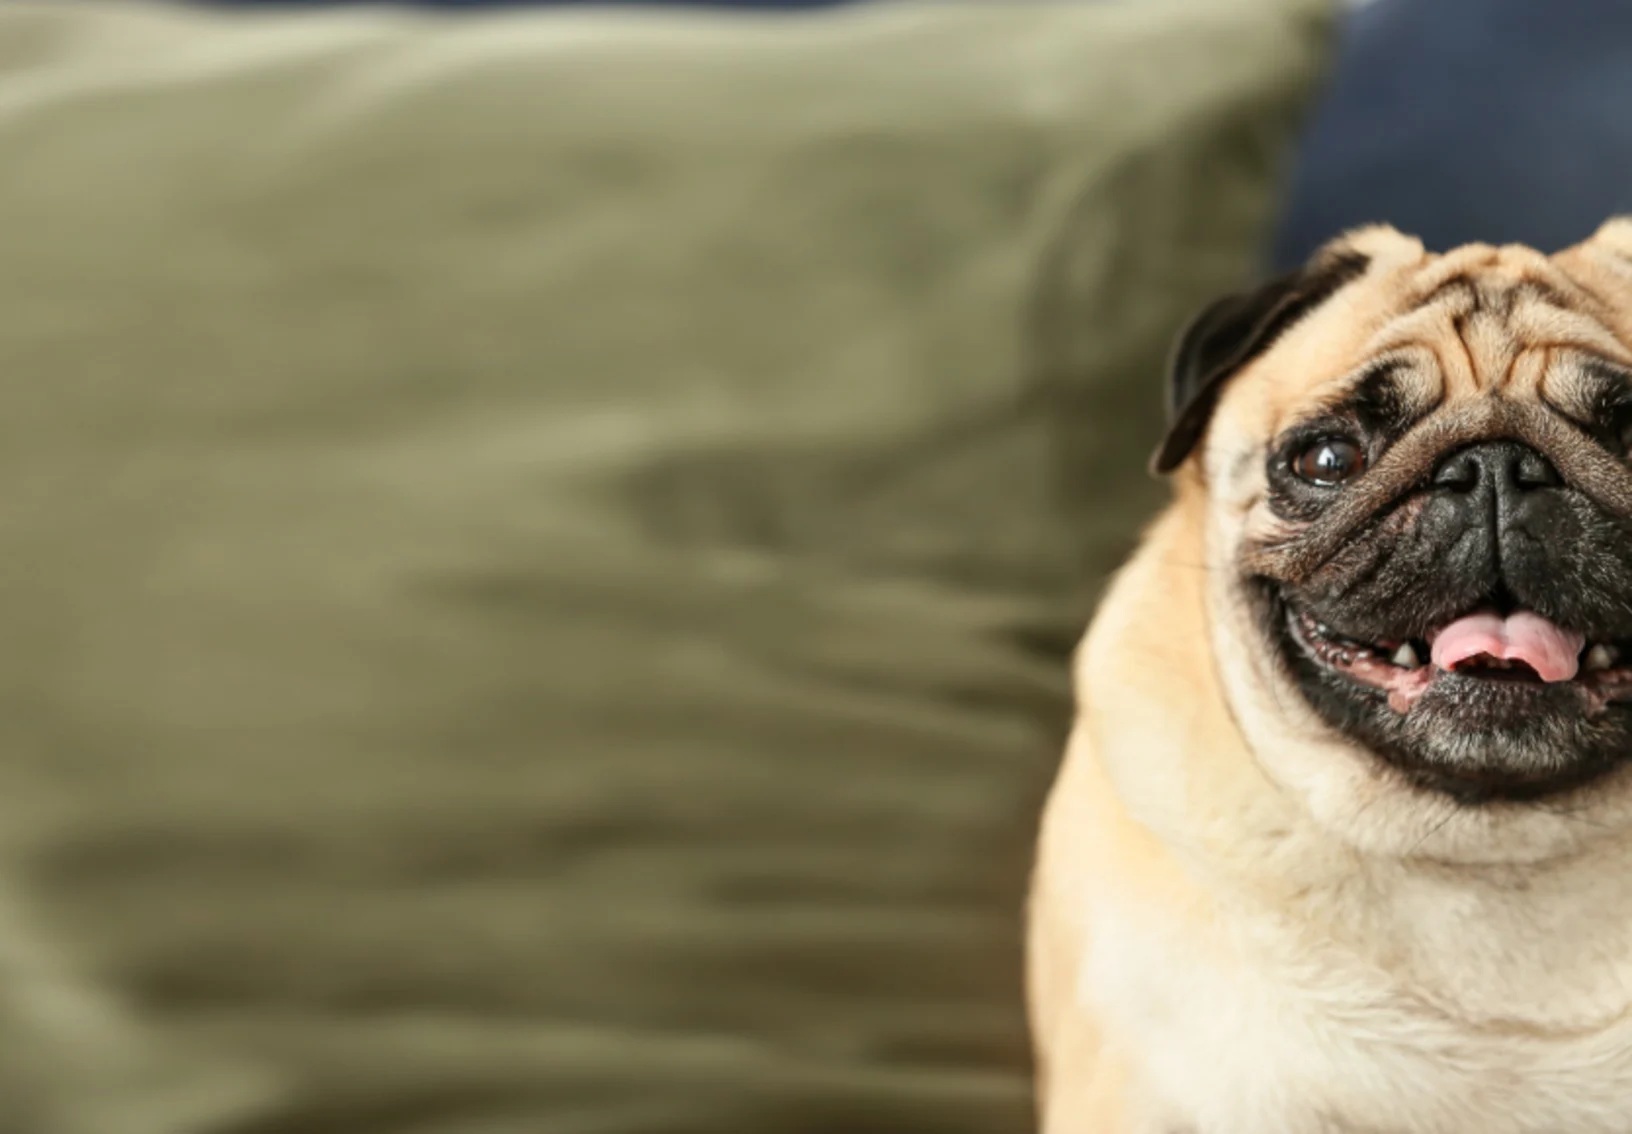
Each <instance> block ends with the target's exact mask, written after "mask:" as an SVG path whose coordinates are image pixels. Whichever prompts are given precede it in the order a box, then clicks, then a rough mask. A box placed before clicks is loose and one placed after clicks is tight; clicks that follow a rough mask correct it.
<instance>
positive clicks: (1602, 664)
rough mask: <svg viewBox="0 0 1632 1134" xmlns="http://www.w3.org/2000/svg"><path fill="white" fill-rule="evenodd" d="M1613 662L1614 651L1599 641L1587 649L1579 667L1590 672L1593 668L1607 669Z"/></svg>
mask: <svg viewBox="0 0 1632 1134" xmlns="http://www.w3.org/2000/svg"><path fill="white" fill-rule="evenodd" d="M1614 664H1615V651H1614V650H1613V649H1611V648H1610V647H1608V646H1606V645H1604V644H1603V643H1602V642H1600V643H1598V644H1597V645H1596V646H1594V647H1592V649H1590V650H1588V651H1587V656H1586V660H1585V661H1584V662H1583V663H1582V666H1581V668H1583V669H1585V670H1586V671H1587V672H1588V673H1591V672H1592V671H1593V670H1595V669H1608V668H1609V667H1610V666H1612V665H1614Z"/></svg>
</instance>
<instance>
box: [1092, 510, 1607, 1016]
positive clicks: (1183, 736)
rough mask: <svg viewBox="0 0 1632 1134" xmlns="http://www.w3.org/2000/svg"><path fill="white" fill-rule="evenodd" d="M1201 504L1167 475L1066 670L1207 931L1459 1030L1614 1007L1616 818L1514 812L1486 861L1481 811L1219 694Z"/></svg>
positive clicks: (1258, 694)
mask: <svg viewBox="0 0 1632 1134" xmlns="http://www.w3.org/2000/svg"><path fill="white" fill-rule="evenodd" d="M1204 508H1205V504H1204V500H1203V499H1202V495H1201V492H1200V488H1199V485H1198V486H1188V487H1187V486H1185V485H1183V484H1181V485H1180V489H1179V496H1178V499H1177V500H1176V502H1175V503H1174V505H1173V506H1172V507H1171V508H1170V510H1169V511H1168V512H1167V513H1165V514H1164V515H1163V516H1162V517H1161V518H1159V519H1158V521H1157V522H1156V524H1155V525H1154V527H1153V529H1152V531H1151V533H1150V535H1149V537H1148V538H1147V539H1146V541H1145V542H1144V544H1143V546H1142V548H1141V550H1140V552H1139V553H1138V556H1139V558H1140V560H1141V561H1142V562H1140V564H1139V569H1137V570H1129V571H1127V572H1125V573H1124V574H1123V575H1122V576H1121V577H1120V579H1119V580H1118V582H1117V583H1116V584H1115V585H1114V586H1115V591H1114V601H1107V602H1106V604H1105V606H1104V608H1103V612H1102V615H1101V618H1100V619H1099V620H1097V621H1096V623H1095V625H1094V627H1093V629H1092V630H1091V632H1090V634H1089V637H1088V639H1087V640H1086V642H1085V644H1084V649H1083V650H1082V652H1081V654H1080V655H1079V661H1078V685H1079V696H1080V700H1081V722H1082V723H1081V727H1083V728H1085V729H1086V730H1087V733H1088V735H1089V737H1090V739H1091V742H1092V746H1093V749H1094V751H1095V753H1096V757H1097V760H1098V762H1099V763H1100V764H1101V766H1102V769H1103V772H1104V774H1105V776H1106V778H1107V780H1108V781H1109V783H1110V785H1111V788H1112V790H1113V791H1114V792H1115V794H1116V795H1117V797H1118V799H1119V802H1120V804H1121V806H1122V808H1123V809H1124V810H1125V812H1126V813H1127V815H1128V817H1129V818H1131V819H1133V820H1134V821H1135V822H1137V823H1138V824H1140V825H1141V826H1143V827H1145V828H1146V829H1147V830H1149V831H1150V832H1151V834H1152V835H1154V837H1155V838H1156V840H1157V841H1158V842H1160V843H1161V844H1162V846H1163V847H1164V848H1165V850H1166V852H1167V854H1168V855H1169V856H1171V858H1172V859H1173V861H1174V863H1175V865H1176V866H1177V867H1178V868H1179V870H1180V872H1181V873H1182V875H1183V876H1184V877H1185V878H1186V879H1187V880H1188V881H1189V883H1190V884H1191V885H1193V886H1194V887H1195V889H1196V891H1197V900H1198V904H1200V905H1201V906H1204V907H1205V908H1206V909H1207V910H1209V911H1210V917H1211V918H1212V919H1214V923H1215V924H1216V925H1217V926H1218V927H1219V928H1220V929H1223V930H1227V931H1228V932H1226V934H1225V935H1226V936H1229V935H1231V934H1233V933H1235V932H1247V933H1251V934H1252V935H1253V936H1254V938H1255V939H1257V940H1260V941H1261V940H1263V939H1264V938H1265V935H1266V934H1267V937H1268V939H1271V940H1273V939H1276V938H1277V937H1278V938H1279V939H1280V940H1282V941H1283V942H1284V954H1285V956H1286V957H1287V958H1289V959H1291V958H1297V957H1307V956H1309V955H1310V953H1311V950H1314V951H1316V952H1318V953H1320V954H1323V955H1330V956H1331V958H1332V960H1333V963H1334V964H1337V965H1339V966H1345V965H1346V966H1349V967H1353V966H1359V967H1360V968H1363V969H1365V970H1367V971H1369V972H1371V973H1373V974H1379V973H1380V974H1386V978H1387V982H1388V984H1389V985H1390V986H1391V987H1393V988H1394V989H1396V990H1397V992H1398V995H1399V996H1400V997H1401V998H1403V999H1405V1000H1409V1001H1411V1002H1413V1003H1417V1004H1419V1005H1420V1006H1421V1007H1422V1009H1423V1010H1425V1011H1432V1012H1435V1013H1438V1014H1442V1015H1445V1016H1449V1017H1452V1018H1454V1019H1456V1020H1459V1021H1462V1022H1464V1023H1465V1024H1467V1025H1468V1026H1471V1027H1478V1028H1491V1029H1500V1028H1522V1029H1528V1030H1531V1031H1542V1032H1556V1033H1560V1034H1568V1033H1572V1032H1590V1031H1597V1030H1601V1029H1603V1028H1606V1027H1609V1026H1611V1025H1614V1024H1616V1023H1617V1022H1619V1021H1621V1020H1623V1019H1629V1018H1632V917H1629V916H1628V911H1632V830H1627V829H1621V830H1613V829H1594V828H1593V827H1591V826H1588V825H1582V827H1581V830H1579V831H1569V827H1570V825H1571V819H1570V817H1568V816H1566V815H1559V814H1553V815H1550V816H1539V817H1538V820H1539V821H1538V822H1537V823H1529V822H1526V821H1523V820H1525V819H1526V818H1527V817H1524V816H1519V817H1517V819H1516V820H1515V821H1514V822H1512V823H1510V824H1509V826H1510V827H1511V829H1512V831H1513V833H1514V834H1513V838H1514V840H1515V842H1514V843H1513V848H1514V854H1513V857H1512V858H1510V859H1504V858H1503V857H1502V854H1501V850H1502V848H1501V845H1500V832H1498V831H1493V830H1492V824H1493V823H1495V825H1497V826H1499V825H1500V824H1501V823H1502V822H1506V821H1507V820H1506V818H1502V819H1497V820H1492V819H1489V818H1486V819H1481V818H1480V816H1478V815H1476V814H1475V815H1464V814H1458V813H1456V812H1455V811H1454V810H1449V809H1454V808H1455V807H1457V806H1458V805H1456V804H1454V803H1451V802H1450V801H1446V800H1435V799H1431V798H1430V799H1423V798H1418V797H1405V796H1402V795H1401V794H1400V788H1399V785H1398V783H1397V781H1394V780H1392V779H1391V778H1389V777H1386V776H1382V777H1379V775H1378V774H1377V772H1376V769H1375V768H1374V767H1372V766H1370V765H1369V764H1368V762H1367V761H1366V760H1365V759H1364V758H1363V755H1361V754H1357V753H1355V752H1354V751H1353V750H1352V748H1350V747H1349V746H1347V745H1346V744H1345V743H1344V742H1342V741H1341V740H1340V739H1334V738H1330V737H1329V736H1326V737H1323V736H1321V735H1320V732H1319V730H1318V729H1316V728H1315V727H1314V725H1313V724H1311V723H1310V722H1311V721H1312V716H1305V715H1302V714H1300V713H1298V712H1297V710H1296V708H1295V707H1294V706H1291V705H1289V704H1288V703H1287V698H1288V697H1292V696H1295V694H1293V693H1291V692H1290V691H1288V690H1273V689H1249V690H1247V691H1246V693H1245V695H1243V691H1242V690H1241V689H1240V688H1239V687H1235V688H1227V686H1228V684H1229V673H1228V672H1221V670H1227V667H1230V666H1244V665H1245V664H1246V659H1244V658H1243V657H1242V656H1240V655H1241V654H1242V653H1243V652H1244V650H1246V649H1250V644H1243V643H1241V642H1240V641H1239V640H1235V639H1233V638H1232V628H1231V627H1230V625H1229V624H1228V622H1227V620H1225V619H1223V618H1215V617H1213V616H1212V614H1211V613H1210V611H1211V610H1212V609H1214V607H1215V606H1216V602H1213V601H1210V600H1212V599H1213V598H1214V596H1216V594H1217V590H1216V588H1217V586H1218V585H1219V582H1220V575H1221V572H1223V571H1225V570H1227V566H1226V565H1223V564H1218V563H1214V562H1210V561H1209V559H1208V557H1207V553H1206V548H1205V537H1204V535H1203V534H1202V533H1203V532H1204V531H1205V521H1204V518H1203V512H1204ZM1151 627H1159V628H1181V629H1182V628H1186V627H1190V628H1205V630H1206V633H1195V632H1190V633H1184V632H1178V633H1155V634H1153V633H1151ZM1236 672H1237V674H1238V675H1243V674H1246V673H1247V672H1248V671H1246V670H1244V669H1239V670H1237V671H1236ZM1243 681H1244V683H1246V684H1249V685H1250V684H1251V683H1250V681H1246V680H1245V678H1243ZM1289 716H1290V717H1291V718H1292V719H1291V723H1290V724H1288V723H1287V718H1288V717H1289ZM1132 722H1137V724H1136V726H1134V725H1133V724H1132ZM1293 745H1298V746H1301V748H1300V749H1299V750H1298V751H1297V752H1295V753H1294V752H1291V751H1290V746H1293ZM1270 748H1273V751H1265V749H1270ZM1537 806H1538V807H1540V806H1544V805H1537ZM1447 816H1448V818H1447ZM1334 817H1336V818H1334ZM1507 818H1513V817H1511V816H1509V817H1507ZM1436 824H1437V825H1438V831H1439V832H1440V834H1441V835H1442V836H1443V837H1441V839H1440V843H1439V845H1438V846H1435V844H1434V839H1435V837H1436V835H1435V830H1434V828H1435V825H1436ZM1459 826H1460V828H1462V829H1461V830H1458V829H1457V828H1458V827H1459ZM1542 829H1545V830H1546V831H1548V832H1551V831H1553V830H1554V829H1558V830H1564V831H1566V832H1567V833H1568V834H1569V835H1571V836H1573V837H1572V838H1551V839H1550V841H1549V840H1547V839H1543V838H1542V837H1541V836H1538V835H1536V834H1535V831H1536V830H1542ZM1480 840H1483V841H1480ZM1492 840H1495V841H1494V842H1492ZM1413 842H1415V843H1417V844H1420V845H1417V846H1413V845H1412V843H1413ZM1487 844H1488V845H1487ZM1492 847H1493V848H1494V849H1491V848H1492ZM1440 848H1448V850H1446V852H1445V853H1443V854H1435V853H1432V852H1433V851H1435V850H1437V849H1440ZM1469 848H1475V850H1477V852H1478V853H1473V852H1472V851H1470V850H1469ZM1276 951H1283V950H1272V952H1276Z"/></svg>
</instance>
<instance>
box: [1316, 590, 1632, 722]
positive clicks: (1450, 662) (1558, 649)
mask: <svg viewBox="0 0 1632 1134" xmlns="http://www.w3.org/2000/svg"><path fill="white" fill-rule="evenodd" d="M1287 626H1288V628H1289V630H1290V632H1291V635H1292V639H1293V641H1295V642H1296V643H1297V645H1298V646H1299V647H1300V648H1301V649H1302V651H1303V652H1304V653H1305V654H1306V655H1308V656H1309V658H1310V659H1311V660H1313V661H1314V662H1315V663H1316V664H1317V665H1319V666H1320V667H1321V668H1322V669H1325V670H1327V671H1328V672H1331V673H1335V674H1339V675H1341V676H1343V677H1345V678H1347V679H1349V680H1350V681H1353V682H1354V683H1356V684H1358V685H1361V686H1364V687H1367V688H1369V689H1372V690H1375V691H1376V692H1377V693H1379V694H1382V695H1386V697H1387V699H1388V704H1389V707H1390V708H1392V709H1393V710H1394V711H1395V712H1398V713H1408V712H1410V710H1411V707H1412V706H1413V705H1415V704H1416V703H1417V701H1418V700H1419V699H1420V698H1421V697H1422V695H1423V694H1424V693H1426V692H1428V690H1429V689H1430V688H1432V687H1433V686H1434V685H1435V683H1436V682H1440V681H1444V680H1446V679H1447V678H1455V679H1466V680H1472V681H1477V682H1480V683H1482V684H1483V683H1490V684H1491V685H1493V686H1494V685H1496V684H1498V683H1500V684H1502V685H1507V686H1515V687H1519V688H1516V689H1515V690H1514V692H1515V693H1519V692H1521V691H1522V688H1523V687H1534V688H1538V689H1539V688H1540V687H1543V686H1554V687H1568V688H1573V689H1576V690H1578V691H1579V693H1580V694H1581V696H1582V697H1583V699H1584V703H1585V706H1586V708H1587V709H1588V711H1591V712H1596V711H1601V710H1602V709H1603V708H1604V707H1605V706H1607V705H1608V704H1609V703H1610V702H1612V701H1621V700H1628V699H1632V641H1628V642H1617V641H1593V640H1591V639H1589V638H1588V637H1587V635H1585V634H1583V633H1581V632H1580V631H1577V630H1571V629H1567V628H1565V627H1561V626H1558V625H1556V624H1554V623H1552V622H1550V621H1548V620H1547V619H1545V618H1543V617H1542V616H1541V615H1539V614H1536V613H1535V612H1533V611H1528V610H1519V611H1515V612H1513V613H1511V614H1506V615H1503V614H1499V613H1497V612H1496V611H1494V610H1488V609H1487V610H1478V611H1474V612H1472V613H1470V614H1467V615H1464V616H1463V617H1461V618H1457V619H1453V620H1452V621H1450V622H1448V623H1446V624H1445V625H1443V626H1440V627H1438V628H1436V629H1435V630H1433V631H1431V632H1430V633H1429V634H1428V635H1427V637H1425V638H1414V639H1400V640H1397V641H1381V642H1365V641H1360V640H1357V639H1355V638H1351V637H1347V636H1345V635H1343V634H1342V633H1341V632H1339V631H1337V630H1334V629H1333V628H1332V627H1330V626H1327V625H1325V624H1324V623H1322V622H1321V621H1320V620H1319V619H1317V618H1315V617H1314V616H1313V615H1311V614H1308V613H1307V612H1302V611H1297V610H1295V609H1293V608H1291V607H1290V606H1289V607H1288V608H1287Z"/></svg>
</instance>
